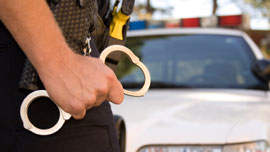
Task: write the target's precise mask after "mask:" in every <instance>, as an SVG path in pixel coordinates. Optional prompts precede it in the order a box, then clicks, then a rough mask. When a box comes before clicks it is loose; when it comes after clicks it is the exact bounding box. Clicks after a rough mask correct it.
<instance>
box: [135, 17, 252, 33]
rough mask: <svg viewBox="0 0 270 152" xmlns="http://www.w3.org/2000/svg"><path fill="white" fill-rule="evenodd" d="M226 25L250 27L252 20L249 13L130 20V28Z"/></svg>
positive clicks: (230, 26) (228, 26) (229, 26)
mask: <svg viewBox="0 0 270 152" xmlns="http://www.w3.org/2000/svg"><path fill="white" fill-rule="evenodd" d="M195 27H225V28H238V29H239V28H241V29H249V28H250V20H249V17H248V16H247V15H229V16H210V17H202V18H183V19H177V20H176V19H174V20H149V21H145V20H143V21H135V22H130V30H138V29H153V28H195Z"/></svg>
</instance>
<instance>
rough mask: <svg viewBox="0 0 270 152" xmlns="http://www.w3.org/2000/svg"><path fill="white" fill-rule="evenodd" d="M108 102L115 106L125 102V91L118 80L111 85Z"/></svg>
mask: <svg viewBox="0 0 270 152" xmlns="http://www.w3.org/2000/svg"><path fill="white" fill-rule="evenodd" d="M107 100H108V101H111V102H112V103H114V104H120V103H122V102H123V100H124V90H123V86H122V84H121V83H120V81H119V80H118V79H115V81H114V83H111V88H110V90H109V93H108V96H107Z"/></svg>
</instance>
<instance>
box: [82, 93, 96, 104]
mask: <svg viewBox="0 0 270 152" xmlns="http://www.w3.org/2000/svg"><path fill="white" fill-rule="evenodd" d="M96 100H97V98H96V95H93V93H91V94H89V95H88V96H87V98H86V101H85V103H86V105H85V106H92V105H94V104H95V102H96Z"/></svg>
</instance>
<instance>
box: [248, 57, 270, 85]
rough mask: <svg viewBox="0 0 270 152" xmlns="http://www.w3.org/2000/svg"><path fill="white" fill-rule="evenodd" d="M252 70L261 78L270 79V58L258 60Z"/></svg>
mask: <svg viewBox="0 0 270 152" xmlns="http://www.w3.org/2000/svg"><path fill="white" fill-rule="evenodd" d="M252 70H253V72H254V73H255V74H256V75H257V76H258V77H259V78H260V79H262V80H264V81H267V82H269V81H270V60H266V59H261V60H258V61H256V62H255V64H254V65H253V67H252Z"/></svg>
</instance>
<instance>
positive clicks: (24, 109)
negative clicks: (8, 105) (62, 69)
mask: <svg viewBox="0 0 270 152" xmlns="http://www.w3.org/2000/svg"><path fill="white" fill-rule="evenodd" d="M118 51H120V52H123V53H125V54H126V55H127V56H128V58H129V59H130V61H131V62H132V63H133V64H135V65H137V66H138V67H139V68H140V69H141V70H142V72H143V73H144V78H145V82H144V85H143V87H142V88H141V89H140V90H138V91H134V92H133V91H128V90H125V89H124V94H126V95H130V96H135V97H138V96H144V94H145V93H146V92H147V91H148V89H149V87H150V83H151V77H150V73H149V71H148V69H147V67H146V66H145V65H144V64H143V63H142V62H141V61H140V60H139V58H138V57H137V56H136V55H135V54H134V53H133V52H132V51H131V50H130V49H128V48H126V47H124V46H122V45H112V46H109V47H107V48H106V49H105V50H104V51H103V52H102V53H101V55H100V57H99V58H100V59H101V61H102V62H103V63H105V60H106V58H107V56H108V55H109V54H110V53H112V52H118ZM43 97H45V98H50V97H49V95H48V93H47V91H46V90H37V91H34V92H32V93H30V94H29V95H28V96H27V97H26V98H25V99H24V100H23V103H22V105H21V109H20V115H21V119H22V121H23V126H24V128H25V129H27V130H29V131H31V132H33V133H35V134H37V135H50V134H53V133H55V132H57V131H58V130H59V129H60V128H61V127H62V126H63V124H64V123H65V121H66V120H69V119H70V117H71V115H70V114H69V113H67V112H65V111H64V110H63V109H62V108H61V107H59V106H58V105H57V107H58V109H59V119H58V122H57V123H56V124H55V125H54V126H53V127H51V128H48V129H40V128H37V127H36V126H34V125H33V124H32V123H31V122H30V120H29V118H28V107H29V105H30V104H31V103H32V102H33V101H34V100H36V99H38V98H43Z"/></svg>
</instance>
